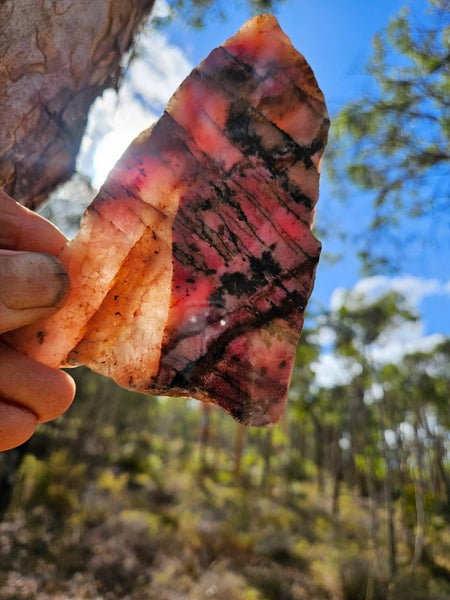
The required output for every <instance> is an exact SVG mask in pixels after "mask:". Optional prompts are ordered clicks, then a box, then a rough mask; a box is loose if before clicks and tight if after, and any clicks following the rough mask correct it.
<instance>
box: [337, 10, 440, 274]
mask: <svg viewBox="0 0 450 600" xmlns="http://www.w3.org/2000/svg"><path fill="white" fill-rule="evenodd" d="M449 17H450V9H449V6H448V3H437V2H430V3H429V6H428V10H424V14H423V15H414V17H413V16H411V14H410V12H409V11H408V10H407V9H403V10H402V11H401V12H400V13H399V15H398V16H397V17H396V18H394V19H393V20H392V21H391V22H390V23H389V25H388V27H387V28H386V29H385V31H384V32H383V33H381V34H379V35H377V36H376V37H375V38H374V40H373V55H372V58H371V61H370V62H369V64H368V66H367V72H368V74H369V75H370V76H371V79H372V83H373V85H372V87H371V89H370V91H368V93H367V94H365V95H364V96H363V97H362V98H361V99H357V100H355V101H353V102H350V103H349V104H347V105H346V106H344V108H343V109H342V110H341V111H340V112H339V114H338V115H337V116H336V117H334V119H333V121H332V122H333V130H332V135H331V142H330V146H329V151H328V157H327V160H326V161H325V165H326V167H328V172H329V174H330V176H331V178H332V179H333V180H334V181H335V183H336V184H337V185H336V188H337V189H339V190H340V191H341V192H342V195H343V197H347V198H349V197H351V195H352V191H351V189H350V190H349V186H348V182H349V181H350V182H352V184H353V185H354V186H356V187H357V188H360V189H361V190H364V191H366V192H368V193H369V194H370V195H369V198H371V199H372V212H371V223H370V226H369V231H368V232H364V236H362V237H359V236H358V235H357V236H354V241H357V243H358V248H359V251H360V257H361V258H362V259H363V262H364V265H365V267H366V269H367V270H368V271H378V270H383V269H384V268H385V267H386V266H391V267H396V266H398V264H399V262H398V261H400V259H401V258H402V256H401V255H400V252H401V249H402V247H407V246H408V239H409V238H408V237H407V235H406V234H405V233H404V232H405V226H406V225H407V224H408V223H412V222H413V221H414V220H418V219H420V224H421V227H422V230H421V231H420V230H419V232H417V231H416V232H415V230H414V228H412V227H411V226H409V230H410V232H411V234H412V235H413V236H414V235H419V236H423V235H424V233H423V232H424V231H426V229H425V226H426V225H429V224H430V222H431V220H433V221H436V219H439V220H440V221H441V225H442V231H444V230H445V228H448V226H449V225H450V221H449V220H448V216H449V214H450V204H449V194H448V191H449V190H448V163H449V161H450V150H449V146H448V139H449V133H450V118H449V114H450V113H449V100H448V99H449V93H450V76H449V73H450V70H449V64H450V28H449V25H448V24H449ZM353 189H354V188H353ZM424 219H427V220H428V222H425V221H424ZM416 229H417V228H416ZM414 232H415V233H414ZM389 244H390V245H389Z"/></svg>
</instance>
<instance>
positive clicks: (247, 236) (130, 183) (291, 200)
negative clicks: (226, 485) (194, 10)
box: [9, 15, 329, 426]
mask: <svg viewBox="0 0 450 600" xmlns="http://www.w3.org/2000/svg"><path fill="white" fill-rule="evenodd" d="M328 126H329V121H328V115H327V110H326V106H325V102H324V98H323V95H322V93H321V91H320V89H319V87H318V85H317V83H316V80H315V78H314V75H313V73H312V71H311V69H310V67H309V66H308V64H307V63H306V61H305V59H304V58H303V56H302V55H301V54H299V53H298V52H297V51H296V50H295V49H294V48H293V46H292V44H291V42H290V40H289V38H288V37H287V36H286V35H285V34H284V33H283V32H282V30H281V29H280V27H279V25H278V23H277V21H276V19H275V18H274V17H272V16H270V15H264V16H259V17H255V18H253V19H251V20H250V21H248V22H247V23H246V24H245V25H244V26H243V27H242V28H241V29H240V30H239V32H238V33H237V34H236V35H235V36H234V37H232V38H231V39H230V40H228V41H227V42H225V43H224V44H223V45H222V46H220V47H218V48H216V49H215V50H213V52H212V53H211V54H210V55H209V56H208V57H207V58H206V59H205V60H204V61H203V62H202V63H201V64H200V65H199V66H198V67H197V68H196V69H194V71H193V72H192V73H191V74H190V75H189V77H188V78H187V79H186V80H185V81H184V82H183V83H182V85H181V86H180V87H179V89H178V90H177V91H176V93H175V94H174V96H173V97H172V99H171V100H170V101H169V103H168V105H167V107H166V110H165V111H164V113H163V115H162V117H161V118H160V120H159V121H158V122H157V123H156V124H155V125H154V126H153V127H152V128H151V129H149V130H147V131H145V132H143V133H142V134H141V135H140V136H139V137H138V138H137V139H136V140H135V141H134V142H133V143H132V144H131V146H130V147H129V148H128V150H127V151H126V152H125V154H124V155H123V157H122V158H121V159H120V160H119V162H118V163H117V165H116V166H115V167H114V169H113V170H112V171H111V173H110V175H109V177H108V179H107V181H106V182H105V184H104V186H103V187H102V189H101V190H100V192H99V194H98V196H97V198H96V199H95V200H94V202H93V203H92V205H91V206H90V207H89V208H88V209H87V211H86V213H85V215H84V217H83V221H82V225H81V229H80V232H79V234H78V235H77V236H76V237H75V239H74V240H72V241H71V242H69V243H68V245H67V246H66V247H65V248H64V250H63V252H62V254H61V260H62V261H63V262H64V264H65V265H66V266H67V268H68V270H69V273H70V276H71V282H72V294H71V297H70V299H69V301H68V304H67V305H66V307H65V308H64V309H63V310H62V311H60V313H58V314H57V315H55V316H54V317H52V318H51V319H49V320H47V321H45V322H42V323H39V324H38V325H37V326H31V327H27V328H24V329H23V330H22V331H20V332H19V333H14V334H11V336H10V338H9V339H10V343H12V344H14V345H15V346H17V347H18V348H20V349H22V350H24V351H25V352H27V353H28V354H30V355H31V356H33V357H35V358H36V359H38V360H41V361H43V362H46V363H48V364H52V365H55V366H56V365H61V364H62V365H64V364H85V365H87V366H89V367H90V368H92V369H93V370H95V371H98V372H100V373H103V374H105V375H107V376H109V377H112V378H113V379H115V380H116V381H117V382H118V383H119V384H120V385H122V386H125V387H128V388H131V389H135V390H137V391H140V392H145V393H152V394H153V393H156V394H164V395H177V396H178V395H179V396H192V397H195V398H197V399H199V400H203V401H207V402H214V403H215V404H218V405H220V406H221V407H222V408H223V409H224V410H226V411H227V412H229V413H230V414H231V415H232V416H233V417H235V418H236V419H237V420H239V421H241V422H243V423H246V424H248V425H257V426H263V425H267V424H270V423H274V422H276V421H277V420H278V418H279V417H280V415H281V414H282V412H283V409H284V407H285V404H286V398H287V392H288V388H289V383H290V379H291V374H292V368H293V363H294V358H295V350H296V345H297V342H298V339H299V336H300V333H301V329H302V326H303V319H304V310H305V307H306V304H307V302H308V299H309V297H310V294H311V292H312V289H313V283H314V275H315V269H316V265H317V262H318V260H319V254H320V243H319V242H318V241H317V240H316V238H315V237H314V236H313V234H312V233H311V226H312V223H313V219H314V207H315V204H316V202H317V199H318V193H319V173H320V161H321V157H322V153H323V150H324V147H325V143H326V138H327V131H328Z"/></svg>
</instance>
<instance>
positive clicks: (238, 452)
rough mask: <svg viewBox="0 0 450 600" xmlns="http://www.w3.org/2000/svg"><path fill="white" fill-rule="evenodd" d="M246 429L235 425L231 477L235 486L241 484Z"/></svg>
mask: <svg viewBox="0 0 450 600" xmlns="http://www.w3.org/2000/svg"><path fill="white" fill-rule="evenodd" d="M246 438H247V429H246V427H245V425H241V423H236V435H235V438H234V468H233V475H234V480H235V482H236V484H237V485H239V484H241V483H242V457H243V455H244V448H245V440H246Z"/></svg>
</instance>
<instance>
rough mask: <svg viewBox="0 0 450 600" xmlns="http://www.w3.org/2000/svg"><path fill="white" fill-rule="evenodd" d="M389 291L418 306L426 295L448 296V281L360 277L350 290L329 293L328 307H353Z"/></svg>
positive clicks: (402, 277) (406, 276) (411, 276)
mask: <svg viewBox="0 0 450 600" xmlns="http://www.w3.org/2000/svg"><path fill="white" fill-rule="evenodd" d="M390 291H396V292H399V293H401V294H403V295H404V296H405V298H406V300H407V301H408V303H409V305H410V306H411V307H413V308H418V306H419V305H420V303H421V302H422V300H423V299H424V298H425V297H426V296H433V295H436V294H444V295H449V296H450V281H448V282H446V283H444V282H442V281H439V279H424V278H422V277H414V276H413V275H403V276H399V277H387V276H385V275H376V276H373V277H366V278H365V279H360V280H359V281H358V282H357V283H356V285H355V286H354V287H353V288H352V289H351V290H346V289H344V288H336V289H335V290H334V292H333V294H332V295H331V300H330V307H331V309H332V310H338V309H339V308H340V307H341V306H342V305H343V304H344V303H345V304H347V305H349V307H350V308H354V307H356V306H358V305H361V301H362V302H363V304H365V305H367V304H370V303H372V302H376V301H377V300H378V299H379V298H381V297H382V296H383V295H385V294H387V293H388V292H390Z"/></svg>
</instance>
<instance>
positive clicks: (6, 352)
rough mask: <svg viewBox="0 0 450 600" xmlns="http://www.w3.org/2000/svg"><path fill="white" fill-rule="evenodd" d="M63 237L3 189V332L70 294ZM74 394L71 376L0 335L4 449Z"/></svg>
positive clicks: (0, 443) (0, 444)
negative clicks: (62, 252)
mask: <svg viewBox="0 0 450 600" xmlns="http://www.w3.org/2000/svg"><path fill="white" fill-rule="evenodd" d="M65 243H66V238H65V236H64V235H63V234H62V233H61V232H60V231H59V230H58V229H57V228H56V227H54V226H53V225H52V224H51V223H50V222H49V221H46V220H45V219H43V218H42V217H40V216H39V215H37V214H35V213H33V212H31V211H29V210H27V209H26V208H24V207H23V206H21V205H19V204H17V203H16V202H15V201H14V200H13V199H12V198H10V197H9V196H8V195H7V194H5V192H3V190H2V189H0V334H1V333H4V332H5V331H11V330H13V329H17V328H19V327H22V326H23V325H27V324H28V323H31V322H33V321H36V320H37V319H41V318H45V317H48V316H50V315H52V314H53V313H55V312H56V311H58V310H59V309H60V308H61V307H62V306H63V305H64V303H65V300H66V299H67V296H68V293H69V278H68V275H67V273H66V271H65V269H64V267H63V266H62V264H61V263H60V262H59V260H58V259H57V258H55V255H57V254H58V253H59V251H60V250H61V248H62V247H63V246H64V244H65ZM74 394H75V384H74V382H73V380H72V378H71V377H70V376H69V375H68V374H67V373H65V372H64V371H60V370H59V369H53V368H51V367H48V366H46V365H43V364H41V363H38V362H36V361H35V360H33V359H31V358H30V357H28V356H25V355H24V354H21V353H19V352H17V351H16V350H14V349H13V348H11V347H10V346H8V345H7V344H6V342H5V341H4V340H2V338H1V335H0V451H3V450H8V449H10V448H14V447H15V446H19V445H20V444H22V443H23V442H25V441H26V440H27V439H28V438H29V437H30V436H31V435H32V434H33V433H34V430H35V429H36V426H37V424H38V423H42V422H45V421H50V420H52V419H55V418H56V417H58V416H60V415H61V414H62V413H63V412H64V411H65V410H66V409H67V408H68V407H69V405H70V404H71V402H72V400H73V397H74Z"/></svg>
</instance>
